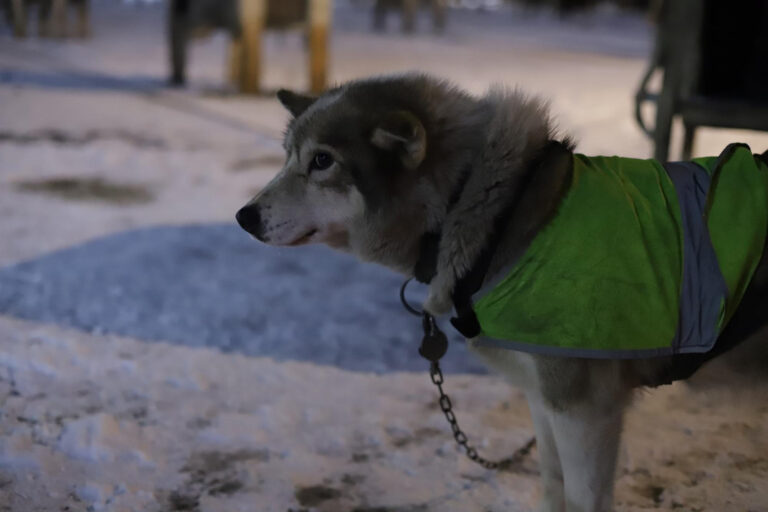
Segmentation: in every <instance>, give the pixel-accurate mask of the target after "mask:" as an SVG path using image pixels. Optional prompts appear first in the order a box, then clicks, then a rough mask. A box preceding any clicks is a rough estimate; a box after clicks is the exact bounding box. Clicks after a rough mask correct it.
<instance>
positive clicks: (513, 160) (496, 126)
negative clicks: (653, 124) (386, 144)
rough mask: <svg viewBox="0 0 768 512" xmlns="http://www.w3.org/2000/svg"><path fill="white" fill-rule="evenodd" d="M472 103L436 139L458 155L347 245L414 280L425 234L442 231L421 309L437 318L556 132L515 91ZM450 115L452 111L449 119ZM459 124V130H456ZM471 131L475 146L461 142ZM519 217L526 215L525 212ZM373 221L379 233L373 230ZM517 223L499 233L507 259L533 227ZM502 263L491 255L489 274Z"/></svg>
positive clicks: (536, 105) (539, 109)
mask: <svg viewBox="0 0 768 512" xmlns="http://www.w3.org/2000/svg"><path fill="white" fill-rule="evenodd" d="M448 92H450V91H448ZM470 101H471V102H472V105H471V108H473V109H474V112H468V111H467V109H466V108H464V109H460V111H459V112H456V113H453V115H454V116H456V117H455V118H454V119H452V118H450V117H448V118H447V119H444V121H443V125H442V126H441V127H442V130H441V132H442V133H440V134H438V135H439V137H442V138H443V139H444V140H441V141H440V145H441V146H442V147H447V148H460V150H458V151H454V153H453V154H452V155H450V157H449V158H446V155H444V154H443V155H441V158H439V159H437V160H436V161H439V162H440V164H441V165H440V167H439V168H436V167H435V168H429V166H430V161H429V159H427V160H426V161H425V165H426V167H427V168H426V169H424V177H423V178H422V179H421V180H420V181H419V182H417V183H416V185H415V186H414V187H413V188H412V189H411V190H410V192H409V193H410V194H411V195H410V197H407V198H404V200H403V201H402V205H398V206H396V207H395V209H396V210H397V214H396V215H395V216H391V215H390V216H389V217H386V218H384V217H381V218H379V217H377V216H376V215H375V214H373V215H372V216H373V218H372V219H370V218H369V219H367V223H366V224H365V226H364V227H362V226H361V229H360V230H359V235H360V237H362V238H359V237H358V236H357V234H356V236H353V237H351V238H352V239H359V240H361V242H360V243H359V244H357V246H356V247H352V248H350V249H351V250H352V252H354V253H355V254H357V255H358V256H359V257H361V258H363V259H365V260H368V261H374V262H377V263H380V264H383V265H386V266H388V267H390V268H392V269H394V270H396V271H399V272H401V273H403V274H406V275H408V276H413V271H414V267H415V265H416V263H417V261H418V259H419V256H420V242H421V238H422V235H423V234H424V233H425V232H430V231H439V232H441V239H440V244H439V249H438V255H437V265H436V269H435V270H436V274H435V276H434V278H433V279H432V281H431V283H430V289H429V297H428V299H427V301H426V303H425V305H424V307H425V308H426V309H427V310H428V311H430V312H431V313H433V314H443V313H446V312H448V311H449V310H450V308H451V307H452V298H451V295H452V291H453V289H454V286H455V283H456V280H457V279H459V278H460V277H462V276H463V275H464V274H466V273H467V272H468V271H469V270H470V269H471V268H472V266H473V264H474V263H475V261H476V259H477V258H478V256H479V254H480V252H481V251H482V250H483V248H484V247H485V244H486V242H487V240H488V238H489V236H490V235H491V232H492V227H493V225H494V221H495V219H496V218H497V217H498V216H499V215H500V214H501V213H502V211H504V210H506V209H508V208H509V206H510V202H511V201H514V200H515V198H516V197H519V194H518V192H519V189H520V188H521V187H523V186H524V184H525V183H526V182H528V181H529V177H530V176H529V175H530V174H531V173H533V172H536V170H535V169H533V168H532V167H533V162H534V161H535V160H537V158H538V156H539V154H540V153H541V151H542V149H543V148H545V147H546V145H547V142H548V141H549V140H550V138H551V135H552V129H551V127H550V122H549V118H548V114H547V109H546V107H545V106H544V105H543V104H542V103H541V102H540V101H538V100H536V99H531V98H527V97H525V96H524V95H523V94H521V93H520V92H518V91H507V90H503V89H496V90H491V91H490V92H489V93H488V94H487V95H486V96H485V97H483V98H480V99H474V98H472V99H471V100H470ZM440 107H441V105H440V104H439V103H437V102H436V104H435V105H434V108H435V112H434V115H435V117H438V116H446V112H445V109H443V111H438V110H437V109H439V108H440ZM451 114H452V113H451V112H448V116H450V115H451ZM489 119H490V122H489ZM455 126H461V127H462V128H461V130H458V129H455V128H453V127H455ZM427 130H429V124H427ZM467 134H472V136H471V137H470V138H469V140H472V141H473V144H470V145H468V144H467V143H466V140H464V139H461V140H458V138H459V137H466V136H467ZM430 149H434V148H429V147H428V148H427V153H429V151H430ZM466 169H470V172H471V174H470V175H469V177H468V178H467V179H466V184H465V185H464V186H463V188H462V190H461V191H460V192H461V193H460V195H459V196H458V200H457V201H456V202H455V204H453V205H452V206H451V208H450V210H449V209H448V206H449V203H450V201H451V195H452V194H454V193H455V192H456V190H455V188H456V187H457V186H458V185H459V182H460V181H461V180H462V173H463V172H466ZM554 188H557V187H554ZM435 198H437V201H435ZM406 205H409V206H406ZM528 206H530V207H532V208H534V209H536V208H537V207H538V205H536V204H529V205H528ZM549 209H551V208H549ZM517 213H518V214H519V215H522V218H525V216H526V213H527V212H525V211H521V212H520V211H518V212H517ZM533 217H536V218H538V217H539V215H533ZM372 221H373V223H374V224H375V226H376V227H375V229H371V222H372ZM517 224H518V225H516V226H514V225H512V223H511V224H510V232H509V233H508V234H502V236H501V241H500V242H499V247H500V249H501V250H502V251H504V253H505V254H506V255H510V254H513V253H514V252H516V247H515V246H516V245H518V244H519V243H521V242H524V240H523V238H525V236H523V234H524V232H528V231H530V226H527V225H519V224H520V222H518V223H517ZM523 224H526V223H525V222H523ZM353 229H354V227H353ZM518 252H519V251H518ZM499 266H501V259H500V258H494V262H492V265H491V269H490V270H491V272H494V271H497V270H498V267H499Z"/></svg>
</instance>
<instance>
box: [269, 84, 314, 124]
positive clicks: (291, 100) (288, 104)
mask: <svg viewBox="0 0 768 512" xmlns="http://www.w3.org/2000/svg"><path fill="white" fill-rule="evenodd" d="M277 99H278V100H280V103H282V104H283V106H284V107H285V108H286V109H288V112H290V113H291V115H292V116H293V117H299V116H300V115H301V114H303V113H304V111H305V110H307V109H308V108H309V107H310V105H312V104H313V103H314V102H315V101H316V100H317V98H315V97H312V96H306V95H304V94H299V93H297V92H293V91H289V90H288V89H280V90H279V91H277Z"/></svg>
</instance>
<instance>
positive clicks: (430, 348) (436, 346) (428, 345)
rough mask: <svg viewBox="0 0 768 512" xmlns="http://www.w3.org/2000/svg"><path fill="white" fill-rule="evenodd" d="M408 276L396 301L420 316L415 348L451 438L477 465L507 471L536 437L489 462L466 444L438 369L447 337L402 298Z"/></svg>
mask: <svg viewBox="0 0 768 512" xmlns="http://www.w3.org/2000/svg"><path fill="white" fill-rule="evenodd" d="M410 282H411V279H407V280H406V281H405V282H404V283H403V285H402V286H401V287H400V302H402V303H403V306H404V307H405V309H406V310H407V311H408V312H409V313H411V314H412V315H414V316H420V317H422V328H423V329H424V338H423V339H422V341H421V347H420V348H419V354H421V356H422V357H423V358H424V359H426V360H428V361H429V362H430V367H429V377H430V379H432V383H433V384H434V385H435V386H437V390H438V391H439V392H440V400H439V402H438V403H439V404H440V409H441V410H442V411H443V414H445V419H447V420H448V423H449V424H450V425H451V431H452V432H453V438H454V439H455V440H456V442H457V443H458V444H459V446H461V447H462V448H463V449H464V453H465V454H466V455H467V457H468V458H469V460H471V461H472V462H476V463H477V464H480V465H481V466H483V467H484V468H486V469H495V470H498V471H505V470H510V469H512V468H513V467H514V466H518V465H519V464H520V463H522V462H523V460H524V459H525V457H526V456H527V455H528V454H529V453H531V449H532V448H533V447H534V446H536V438H535V437H531V438H530V439H529V440H528V442H527V443H525V444H524V445H523V446H521V447H520V448H518V449H517V451H515V453H513V454H512V455H511V456H510V457H507V458H506V459H502V460H499V461H491V460H488V459H484V458H483V457H481V456H480V455H479V454H478V453H477V450H476V449H475V447H474V446H472V445H471V444H469V439H468V438H467V435H466V434H465V433H464V431H463V430H461V428H460V427H459V422H458V421H457V420H456V415H455V414H454V413H453V404H452V403H451V399H450V398H449V397H448V395H447V394H446V393H445V391H443V382H444V381H445V380H444V379H443V372H442V371H441V370H440V362H439V361H440V358H442V357H443V355H445V351H446V350H447V349H448V340H447V338H446V337H445V334H443V332H442V331H441V330H440V327H438V325H437V323H436V322H435V318H434V317H433V316H432V315H431V314H429V313H428V312H427V311H419V310H418V309H416V308H414V307H413V306H411V305H410V304H408V301H407V300H406V298H405V289H406V287H407V286H408V283H410Z"/></svg>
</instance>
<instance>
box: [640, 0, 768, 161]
mask: <svg viewBox="0 0 768 512" xmlns="http://www.w3.org/2000/svg"><path fill="white" fill-rule="evenodd" d="M660 4H661V5H660V6H659V7H660V8H659V11H658V12H659V23H658V29H657V35H656V47H655V49H654V52H653V55H652V57H651V62H650V64H649V67H648V70H647V71H646V74H645V75H644V77H643V79H642V81H641V83H640V87H639V89H638V91H637V94H636V96H635V117H636V118H637V121H638V123H639V124H640V127H641V128H642V130H643V131H644V132H645V133H646V134H648V136H649V137H651V138H652V139H653V141H654V146H655V148H654V158H656V159H657V160H660V161H662V162H663V161H666V160H667V159H668V157H669V145H670V135H671V131H672V121H673V119H674V117H675V116H679V117H680V118H681V119H682V121H683V125H684V127H685V134H684V139H683V149H682V159H684V160H687V159H689V158H690V156H691V154H692V152H693V144H694V138H695V134H696V129H697V128H698V127H700V126H711V127H719V128H736V129H747V130H761V131H768V2H765V0H732V1H730V2H723V1H721V0H663V1H660ZM657 69H661V70H663V72H664V78H663V83H662V88H661V91H660V92H659V93H658V94H652V93H650V92H648V89H647V88H648V83H649V82H650V79H651V77H652V75H653V74H654V72H655V71H656V70H657ZM646 101H653V102H655V103H656V115H655V117H656V124H655V126H654V127H653V129H650V128H649V127H647V126H646V123H645V121H644V120H643V118H642V115H641V114H642V113H641V107H642V105H643V103H644V102H646ZM763 149H764V148H756V150H758V151H762V150H763ZM719 150H720V148H717V149H715V150H714V151H715V152H719Z"/></svg>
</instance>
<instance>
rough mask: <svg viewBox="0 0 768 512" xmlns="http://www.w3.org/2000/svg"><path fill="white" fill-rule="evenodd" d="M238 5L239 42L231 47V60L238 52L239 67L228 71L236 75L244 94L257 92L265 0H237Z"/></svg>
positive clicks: (265, 11)
mask: <svg viewBox="0 0 768 512" xmlns="http://www.w3.org/2000/svg"><path fill="white" fill-rule="evenodd" d="M239 7H240V27H241V34H240V42H239V49H237V46H238V44H237V43H235V44H234V45H233V46H232V48H231V56H230V59H231V62H232V64H234V61H235V59H236V57H237V54H238V53H239V54H240V58H239V59H237V60H239V61H240V65H239V69H238V70H235V69H232V70H231V71H230V76H231V77H237V79H238V84H239V89H240V92H241V93H244V94H257V93H258V92H259V84H260V73H261V36H262V31H263V29H264V22H265V21H266V14H267V1H266V0H239ZM233 67H234V66H233Z"/></svg>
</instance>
